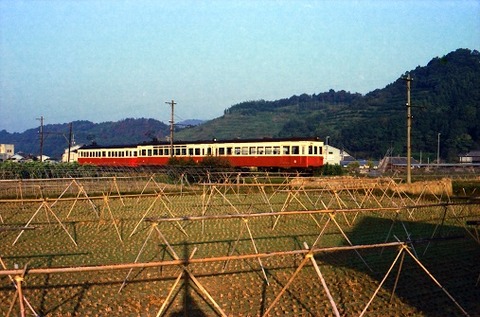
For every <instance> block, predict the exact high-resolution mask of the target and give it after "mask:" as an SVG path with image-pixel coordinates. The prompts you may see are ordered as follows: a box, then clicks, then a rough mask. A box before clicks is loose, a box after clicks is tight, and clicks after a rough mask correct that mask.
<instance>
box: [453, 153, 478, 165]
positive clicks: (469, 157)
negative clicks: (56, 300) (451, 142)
mask: <svg viewBox="0 0 480 317" xmlns="http://www.w3.org/2000/svg"><path fill="white" fill-rule="evenodd" d="M458 160H459V162H460V163H480V151H470V152H468V153H467V154H460V155H459V156H458Z"/></svg>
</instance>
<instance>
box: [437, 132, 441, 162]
mask: <svg viewBox="0 0 480 317" xmlns="http://www.w3.org/2000/svg"><path fill="white" fill-rule="evenodd" d="M440 134H441V133H440V132H438V135H437V167H439V166H440Z"/></svg>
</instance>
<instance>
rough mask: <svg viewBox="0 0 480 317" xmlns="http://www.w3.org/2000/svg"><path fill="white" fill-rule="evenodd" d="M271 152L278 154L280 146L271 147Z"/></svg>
mask: <svg viewBox="0 0 480 317" xmlns="http://www.w3.org/2000/svg"><path fill="white" fill-rule="evenodd" d="M273 154H280V147H279V146H274V147H273Z"/></svg>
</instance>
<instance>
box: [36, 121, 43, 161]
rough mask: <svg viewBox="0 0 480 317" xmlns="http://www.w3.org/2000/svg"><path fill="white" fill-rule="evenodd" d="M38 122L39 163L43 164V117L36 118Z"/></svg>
mask: <svg viewBox="0 0 480 317" xmlns="http://www.w3.org/2000/svg"><path fill="white" fill-rule="evenodd" d="M37 120H40V131H39V138H40V162H43V116H41V117H40V118H37Z"/></svg>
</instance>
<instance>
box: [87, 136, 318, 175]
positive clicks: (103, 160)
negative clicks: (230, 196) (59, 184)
mask: <svg viewBox="0 0 480 317" xmlns="http://www.w3.org/2000/svg"><path fill="white" fill-rule="evenodd" d="M323 145H324V144H323V142H322V141H320V140H319V139H318V138H285V139H246V140H222V141H217V140H213V141H193V142H175V143H174V144H173V153H172V147H171V145H170V144H169V143H167V142H155V143H144V144H138V145H132V146H125V147H121V146H109V147H100V146H97V145H94V146H84V147H82V148H80V149H79V150H78V161H79V163H80V164H94V165H112V166H142V165H166V164H167V163H168V160H169V159H170V158H171V157H172V156H173V157H176V158H178V159H193V160H194V161H195V162H197V163H198V162H201V161H202V160H203V159H204V158H205V157H208V156H214V157H221V158H225V159H227V160H228V161H229V162H230V164H231V165H232V166H234V167H265V168H266V167H274V168H286V169H287V168H312V167H320V166H322V165H323Z"/></svg>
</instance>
